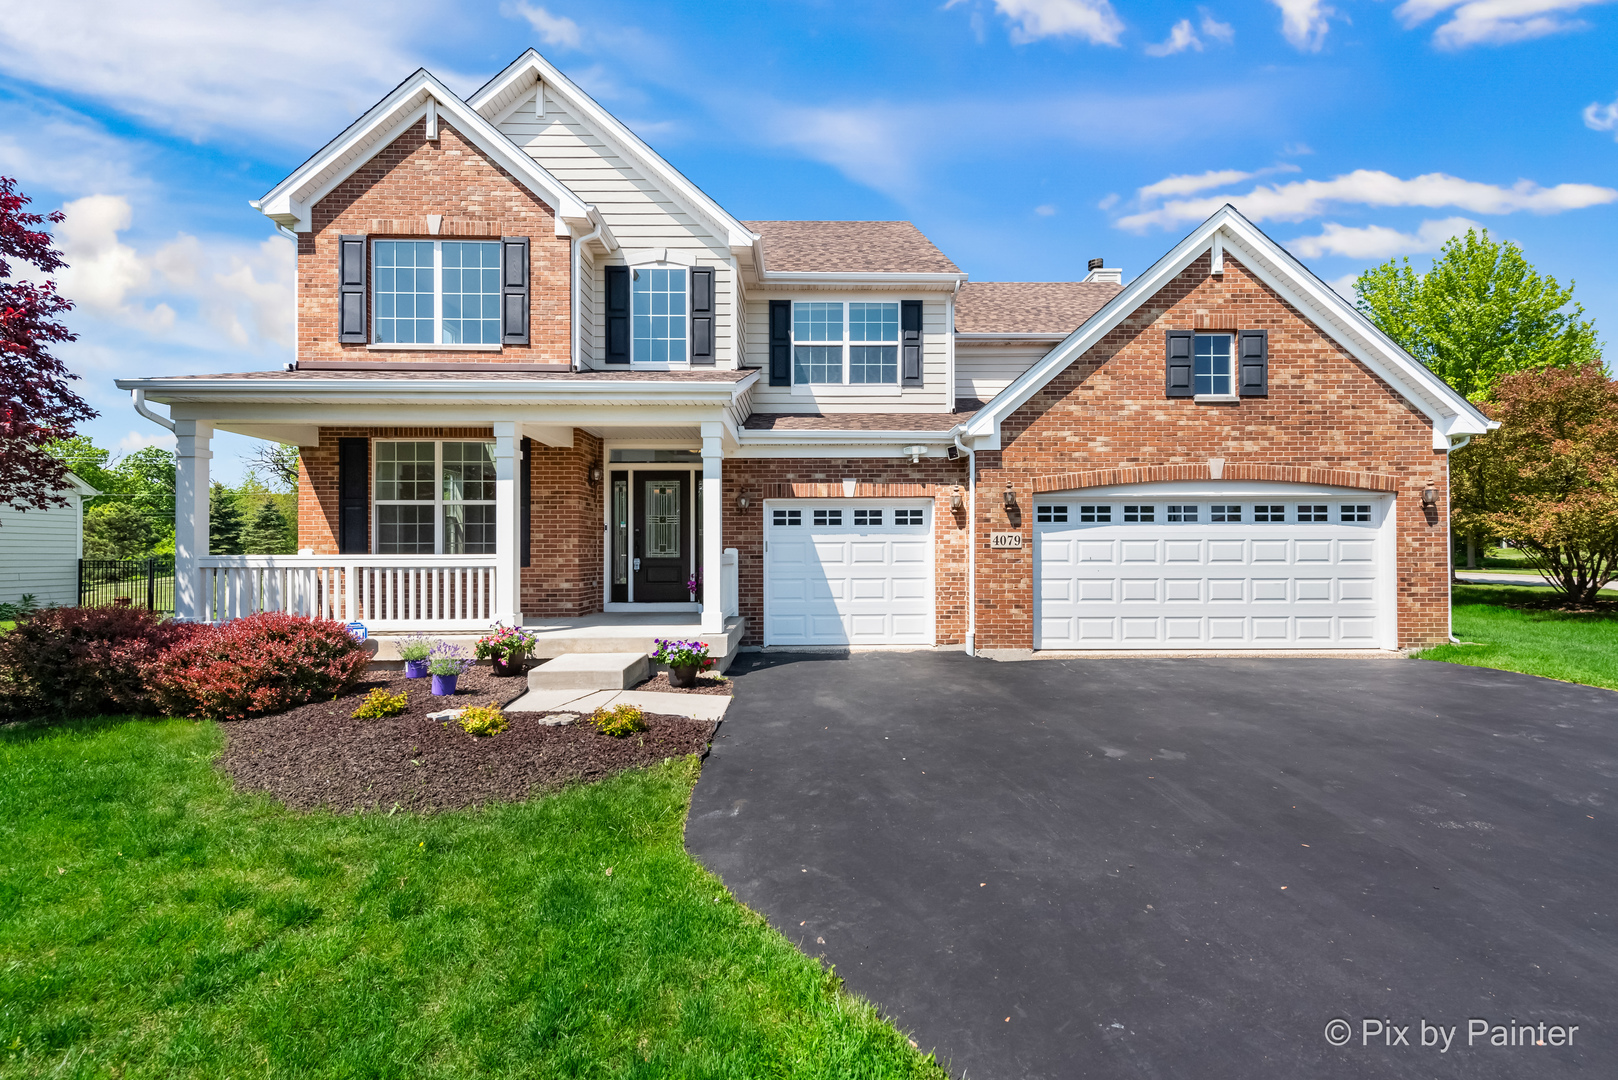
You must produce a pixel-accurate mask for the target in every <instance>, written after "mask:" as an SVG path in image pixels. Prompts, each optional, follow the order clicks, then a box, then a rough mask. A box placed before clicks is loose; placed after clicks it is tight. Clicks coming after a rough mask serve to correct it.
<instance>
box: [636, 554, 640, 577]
mask: <svg viewBox="0 0 1618 1080" xmlns="http://www.w3.org/2000/svg"><path fill="white" fill-rule="evenodd" d="M635 573H637V574H638V573H640V559H639V558H636V559H635Z"/></svg>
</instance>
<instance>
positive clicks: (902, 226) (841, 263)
mask: <svg viewBox="0 0 1618 1080" xmlns="http://www.w3.org/2000/svg"><path fill="white" fill-rule="evenodd" d="M742 224H744V225H746V226H747V227H748V228H749V229H751V230H753V231H754V232H756V233H758V234H759V235H760V236H761V237H763V240H764V243H763V248H764V265H763V267H762V269H763V270H764V271H765V272H766V273H833V274H836V273H864V274H959V273H960V272H961V268H960V267H958V266H956V265H955V264H954V263H953V262H951V261H950V260H949V257H948V256H947V255H945V254H944V253H943V252H942V251H939V250H938V248H937V247H936V246H935V245H934V244H933V242H932V241H931V240H929V239H927V237H925V236H923V235H922V232H921V230H920V229H918V228H916V227H915V226H914V225H912V224H911V223H910V222H908V221H745V222H743V223H742Z"/></svg>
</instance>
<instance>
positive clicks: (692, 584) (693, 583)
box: [685, 566, 702, 600]
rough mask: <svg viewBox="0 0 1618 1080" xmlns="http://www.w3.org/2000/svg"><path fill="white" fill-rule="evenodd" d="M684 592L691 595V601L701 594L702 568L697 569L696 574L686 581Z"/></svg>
mask: <svg viewBox="0 0 1618 1080" xmlns="http://www.w3.org/2000/svg"><path fill="white" fill-rule="evenodd" d="M685 591H686V592H688V593H690V594H691V599H693V600H695V599H696V598H697V596H698V595H699V594H700V593H701V592H702V567H700V566H699V567H697V569H696V573H694V574H692V575H691V576H690V577H689V578H688V579H686V583H685Z"/></svg>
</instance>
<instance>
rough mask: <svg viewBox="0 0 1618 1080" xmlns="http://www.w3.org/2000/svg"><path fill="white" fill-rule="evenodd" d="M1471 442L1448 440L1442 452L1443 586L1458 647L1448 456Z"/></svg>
mask: <svg viewBox="0 0 1618 1080" xmlns="http://www.w3.org/2000/svg"><path fill="white" fill-rule="evenodd" d="M1471 441H1472V436H1470V435H1463V436H1462V437H1461V441H1460V442H1456V441H1455V440H1453V439H1450V440H1449V449H1447V450H1445V451H1444V510H1445V514H1444V562H1445V564H1446V567H1447V569H1448V570H1449V573H1447V574H1445V575H1444V586H1445V588H1446V589H1448V591H1449V640H1450V644H1452V645H1459V644H1460V643H1461V639H1460V638H1458V637H1456V636H1455V567H1454V566H1453V565H1449V564H1452V563H1454V561H1455V537H1454V535H1453V533H1452V531H1451V527H1450V521H1451V520H1452V517H1451V515H1450V514H1449V512H1448V511H1449V509H1450V497H1451V490H1450V489H1451V488H1452V486H1453V485H1452V484H1451V483H1450V478H1449V473H1450V466H1449V456H1450V455H1451V454H1453V453H1455V451H1457V450H1459V449H1461V447H1463V446H1465V445H1466V444H1467V443H1469V442H1471Z"/></svg>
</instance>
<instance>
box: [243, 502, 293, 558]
mask: <svg viewBox="0 0 1618 1080" xmlns="http://www.w3.org/2000/svg"><path fill="white" fill-rule="evenodd" d="M289 532H290V530H289V529H288V527H287V518H286V515H285V514H283V513H281V509H280V507H278V506H276V505H275V503H273V502H265V503H263V504H262V505H261V506H259V508H258V512H257V513H256V514H254V515H253V520H252V521H251V522H249V523H248V525H247V532H246V533H245V534H244V536H243V539H242V550H243V552H244V553H245V554H248V555H286V554H289V553H290V552H291V551H292V549H293V545H295V544H296V543H297V539H296V538H295V537H289V535H288V533H289Z"/></svg>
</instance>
